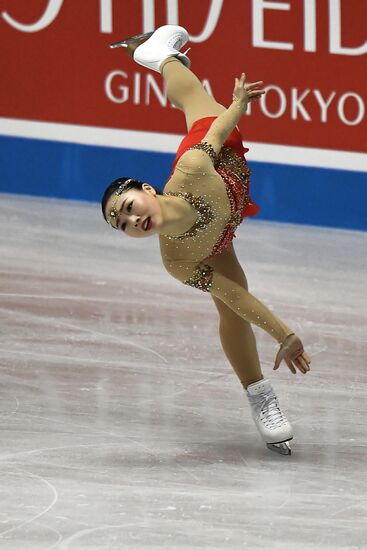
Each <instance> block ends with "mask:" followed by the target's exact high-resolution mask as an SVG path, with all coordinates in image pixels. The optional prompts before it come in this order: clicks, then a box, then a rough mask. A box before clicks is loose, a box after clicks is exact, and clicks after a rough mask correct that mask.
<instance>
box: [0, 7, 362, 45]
mask: <svg viewBox="0 0 367 550" xmlns="http://www.w3.org/2000/svg"><path fill="white" fill-rule="evenodd" d="M45 1H46V0H45ZM141 2H142V17H143V21H142V26H143V32H148V31H151V30H153V29H154V28H155V0H141ZM341 2H342V0H329V52H330V53H331V54H338V55H353V56H356V55H364V54H366V53H367V41H365V42H364V43H363V44H362V45H360V46H355V47H346V46H342V44H341V43H342V21H341V10H342V8H341ZM345 2H346V0H345ZM63 3H64V0H48V2H47V4H46V7H45V9H44V12H43V14H42V15H41V17H40V18H39V19H38V20H37V21H36V22H34V23H29V24H26V23H21V22H19V21H17V20H16V19H14V18H13V17H12V16H11V15H10V14H9V13H8V12H7V11H2V12H0V15H1V17H2V18H3V19H4V21H6V23H8V25H10V26H11V27H13V28H14V29H16V30H18V31H20V32H28V33H32V32H39V31H42V30H44V29H45V28H47V27H48V26H49V25H51V23H53V21H55V19H56V17H57V16H58V15H59V13H60V10H61V8H62V6H63ZM223 5H224V0H211V3H210V6H209V10H208V13H207V17H206V20H205V22H204V25H203V30H202V31H201V33H200V34H198V35H196V36H193V35H190V40H191V42H194V43H195V42H197V43H198V42H204V41H205V40H208V38H210V37H211V36H212V34H213V33H214V31H215V29H216V27H217V25H218V21H219V18H220V15H221V13H222V8H223ZM348 5H349V4H348ZM361 5H362V6H363V3H362V2H361ZM178 6H179V0H166V22H167V24H171V25H177V24H178V23H179V10H178ZM290 9H291V6H290V3H289V2H285V1H284V0H282V1H280V0H278V1H276V2H274V1H271V0H252V45H253V47H255V48H267V49H272V50H294V44H293V43H291V42H275V41H270V40H266V39H265V36H264V27H265V24H264V19H265V10H278V11H279V10H280V11H290ZM99 11H100V32H102V33H108V34H110V33H112V31H113V0H99ZM303 13H304V20H303V33H304V51H306V52H316V51H317V45H316V15H317V13H316V0H303ZM361 15H362V14H361ZM244 31H245V29H244ZM138 32H139V31H138V30H137V33H138Z"/></svg>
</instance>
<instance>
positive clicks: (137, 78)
mask: <svg viewBox="0 0 367 550" xmlns="http://www.w3.org/2000/svg"><path fill="white" fill-rule="evenodd" d="M142 76H143V78H142ZM143 79H144V80H143ZM201 83H202V85H203V87H204V88H205V90H206V91H207V92H208V94H209V95H211V96H213V92H212V88H211V85H210V82H209V80H207V79H203V80H202V81H201ZM104 89H105V93H106V96H107V97H108V99H109V100H110V101H112V102H113V103H126V102H127V101H129V100H131V101H132V103H133V104H134V105H141V104H142V97H144V105H150V104H151V96H152V92H153V94H154V95H155V97H156V98H157V99H158V102H159V104H160V105H161V106H162V107H167V105H169V106H170V107H171V108H175V106H174V105H173V104H172V103H170V102H169V101H168V99H167V90H166V88H165V87H164V88H163V89H162V88H161V87H160V86H159V84H158V83H157V81H156V80H155V78H154V76H153V75H152V74H150V73H147V74H146V75H141V73H138V72H136V73H134V74H133V75H129V74H127V73H125V72H124V71H121V70H114V71H111V72H110V73H109V74H108V75H107V77H106V79H105V83H104ZM130 89H131V94H130ZM264 90H265V92H266V93H265V94H264V95H263V96H262V97H261V99H260V101H259V102H258V104H257V105H258V108H259V109H260V111H261V112H262V113H263V114H264V115H265V116H266V117H268V118H273V119H275V118H281V117H283V116H284V115H288V116H289V118H290V119H291V120H299V119H302V120H306V121H307V122H312V121H314V120H317V121H320V122H323V123H327V122H328V114H329V108H330V106H331V105H332V104H334V105H335V107H334V113H335V110H336V114H337V115H338V118H339V120H340V121H341V122H342V123H343V124H346V125H347V126H357V125H358V124H360V123H361V122H362V121H363V119H364V116H365V104H364V101H363V98H362V97H361V96H360V95H359V94H357V93H355V92H345V93H343V94H342V95H340V97H339V98H337V97H336V92H335V91H333V92H331V93H330V94H329V96H328V97H326V96H325V97H324V95H323V94H322V93H321V91H320V90H318V89H315V90H311V89H309V88H307V89H306V90H299V89H298V88H290V89H289V91H284V90H283V89H282V88H281V87H280V86H276V85H275V84H271V85H269V86H266V87H265V88H264ZM142 91H143V93H142ZM274 94H275V97H276V100H277V102H278V103H279V106H277V107H276V108H272V110H270V107H269V103H270V100H271V95H273V96H274ZM334 99H335V101H334ZM303 101H305V102H306V101H307V103H308V104H307V106H305V105H304V104H303ZM347 101H349V102H350V101H353V102H354V103H355V104H356V106H357V112H356V114H355V115H353V116H351V115H350V110H349V111H348V113H349V115H348V117H347V115H346V113H345V104H346V102H347ZM315 106H316V107H319V112H317V114H315V112H316V111H315ZM255 108H256V106H255ZM251 114H252V104H251V103H250V104H249V105H248V109H247V112H246V116H251Z"/></svg>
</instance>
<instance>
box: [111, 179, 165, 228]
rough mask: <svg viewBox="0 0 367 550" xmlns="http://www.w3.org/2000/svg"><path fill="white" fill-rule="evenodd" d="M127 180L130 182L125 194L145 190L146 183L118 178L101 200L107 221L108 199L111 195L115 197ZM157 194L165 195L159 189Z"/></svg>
mask: <svg viewBox="0 0 367 550" xmlns="http://www.w3.org/2000/svg"><path fill="white" fill-rule="evenodd" d="M127 180H130V181H129V183H128V184H127V185H126V187H125V189H124V193H125V192H126V191H128V190H129V189H137V190H138V191H141V190H142V188H143V184H144V183H146V182H144V181H140V180H134V179H131V178H117V179H116V180H114V181H113V182H112V183H110V185H109V186H108V187H107V188H106V190H105V192H104V193H103V197H102V200H101V207H102V214H103V217H104V219H105V220H106V221H107V216H106V204H107V201H108V199H109V198H110V196H111V195H113V193H115V191H117V189H118V188H119V187H120V185H121V184H122V183H125V181H127ZM156 193H157V195H163V193H161V192H160V191H157V189H156Z"/></svg>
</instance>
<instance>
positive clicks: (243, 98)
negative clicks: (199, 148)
mask: <svg viewBox="0 0 367 550" xmlns="http://www.w3.org/2000/svg"><path fill="white" fill-rule="evenodd" d="M261 84H263V81H262V80H260V81H258V82H253V83H246V75H245V73H242V75H241V77H240V78H236V79H235V86H234V90H233V101H232V103H231V105H230V106H229V107H228V109H227V110H226V111H224V112H223V113H222V114H221V115H219V117H218V118H217V119H216V120H215V121H214V122H213V124H212V125H211V127H210V129H209V130H208V132H207V134H206V135H205V137H204V138H203V141H206V142H207V143H209V144H210V145H211V146H212V147H213V149H214V151H215V152H216V153H217V154H218V153H219V151H220V150H221V148H222V145H223V143H224V142H225V141H226V139H227V138H228V136H229V135H230V133H231V132H232V130H233V129H234V128H235V127H236V126H237V124H238V122H239V121H240V119H241V117H242V116H243V115H244V114H245V112H246V110H247V106H248V104H249V102H250V101H256V100H258V99H260V97H261V96H262V94H264V93H265V90H260V89H259V86H260V85H261Z"/></svg>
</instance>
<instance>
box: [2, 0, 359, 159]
mask: <svg viewBox="0 0 367 550" xmlns="http://www.w3.org/2000/svg"><path fill="white" fill-rule="evenodd" d="M307 3H308V4H307ZM276 4H277V5H278V8H279V6H280V8H279V9H276V7H275V5H276ZM145 5H146V6H147V11H146V12H145V13H144V11H143V1H140V0H136V1H121V0H115V1H114V0H100V1H99V2H98V1H97V0H95V1H93V2H87V1H85V0H64V1H63V0H49V1H47V0H30V1H29V2H24V0H3V1H2V2H1V8H0V32H1V61H0V69H1V79H2V86H1V89H0V105H1V111H0V116H1V117H5V118H18V119H27V120H39V121H47V122H64V123H68V124H78V125H79V124H81V125H91V126H99V127H108V128H125V129H132V130H144V131H156V132H164V133H175V134H177V133H184V132H185V126H184V118H183V116H182V114H181V113H180V112H179V111H178V110H176V109H173V108H172V107H171V106H170V104H169V103H168V104H167V106H162V105H161V103H160V101H159V100H158V98H157V95H156V94H155V93H154V91H153V89H152V80H155V81H156V83H157V85H158V86H159V87H160V88H162V81H161V77H160V76H159V75H158V73H152V72H151V71H148V70H146V69H144V68H143V67H141V66H138V65H136V64H135V63H134V62H133V61H132V60H131V59H129V58H128V57H127V56H126V55H125V54H124V52H123V51H122V50H110V49H109V48H108V44H109V43H110V42H113V41H116V40H119V39H121V38H124V37H127V36H130V35H133V34H137V33H140V32H142V31H143V30H151V29H152V28H153V27H151V28H149V29H148V28H147V24H148V23H149V21H150V22H153V24H154V27H155V28H156V27H158V26H160V25H163V24H166V23H167V22H172V20H171V21H168V20H167V18H168V17H172V16H173V15H172V14H174V11H175V10H176V8H177V12H178V23H179V24H180V25H183V26H185V27H186V28H187V29H188V31H189V34H190V35H191V36H193V37H198V36H200V35H201V34H202V32H203V29H204V28H205V26H206V25H207V23H208V18H209V17H211V18H212V20H215V19H216V15H218V18H217V20H216V21H215V23H214V24H213V25H212V27H213V28H212V32H210V33H209V35H208V37H207V38H206V39H203V40H201V41H197V38H196V39H195V38H194V40H193V42H192V43H191V44H190V45H191V47H192V50H191V52H190V54H189V56H190V58H191V60H192V69H193V70H194V71H195V73H196V74H198V76H199V78H200V79H201V80H204V79H205V80H207V81H208V82H209V84H210V87H211V89H212V91H213V93H214V95H215V97H216V98H217V100H218V101H219V102H221V103H223V104H225V105H226V104H229V102H230V101H231V95H232V88H233V81H234V77H235V76H238V75H239V74H240V73H241V72H242V71H245V72H246V73H247V75H248V78H249V80H260V79H262V80H264V81H265V86H270V88H269V91H268V93H267V96H266V99H265V100H264V101H265V103H264V105H263V107H262V108H261V106H260V105H256V106H253V109H252V113H251V114H250V115H249V116H247V117H244V119H243V120H242V121H241V123H240V129H241V130H242V132H243V135H244V138H245V139H246V137H247V139H248V140H251V141H255V142H256V141H257V142H263V143H274V144H283V145H296V146H306V147H314V148H324V149H335V150H344V151H356V152H365V151H366V149H367V146H366V141H367V140H366V134H367V132H366V115H365V110H366V104H367V101H366V89H367V71H366V68H367V66H366V54H365V53H364V51H365V50H366V46H364V45H365V43H366V38H367V37H366V20H367V2H361V1H360V0H304V1H303V0H288V1H285V0H284V1H280V0H277V2H275V1H273V2H266V1H265V0H251V1H250V0H248V1H245V0H243V1H236V0H224V1H223V2H222V3H220V2H218V3H217V6H219V8H220V9H219V8H218V12H217V13H214V8H213V3H212V2H211V1H210V0H201V1H200V2H198V1H197V0H184V1H177V2H176V0H170V2H169V5H170V10H171V13H170V14H169V13H168V12H167V2H166V1H163V0H156V1H155V2H154V1H153V0H152V1H151V2H150V3H149V2H146V4H145ZM313 7H315V12H314V14H313V11H312V8H313ZM57 8H58V9H57ZM52 9H54V12H56V11H57V15H56V16H55V17H54V18H53V20H52V21H51V22H50V23H49V24H48V25H47V26H46V27H45V28H43V29H42V30H39V31H37V32H23V31H22V30H18V29H16V28H14V24H12V23H10V22H9V18H10V17H11V18H12V20H13V21H16V22H18V23H19V24H22V25H32V24H35V23H37V22H39V21H42V17H45V14H46V15H47V10H48V13H51V11H52ZM256 14H257V15H256ZM259 14H260V15H259ZM338 14H340V32H339V30H338V21H337V18H338ZM255 15H256V17H257V20H256V21H257V23H256V22H255V21H254V17H255ZM260 19H261V20H262V21H263V42H266V43H267V44H268V43H269V42H270V41H272V42H278V43H281V44H283V46H282V45H281V46H278V47H267V46H264V45H259V40H260V39H261V33H260V31H259V26H258V25H259V20H260ZM305 21H306V28H305ZM256 25H257V27H256ZM111 29H112V32H110V30H111ZM28 30H29V29H28ZM331 41H333V45H330V42H331ZM260 42H261V40H260ZM284 44H291V45H292V48H293V49H292V50H286V49H279V48H283V47H284ZM347 48H349V50H348V52H349V53H347V50H346V49H347ZM307 49H313V50H315V51H305V50H307ZM331 49H334V50H335V51H334V53H333V52H332V51H330V50H331ZM350 52H352V53H353V55H350ZM356 53H357V55H355V54H356ZM113 71H123V72H124V73H125V74H124V75H120V76H116V77H115V78H114V79H111V86H110V94H111V95H112V96H113V97H115V101H113V100H111V99H109V97H108V95H107V93H106V79H107V77H108V75H109V74H111V73H112V72H113ZM147 79H148V81H147ZM149 79H150V80H149ZM149 81H150V84H149ZM122 86H123V88H122ZM149 90H150V99H149V101H146V97H145V96H146V94H147V92H148V91H149ZM124 96H126V97H124ZM121 99H125V101H124V102H117V101H121ZM328 101H330V104H329V105H328V106H326V103H327V102H328ZM322 105H323V107H322Z"/></svg>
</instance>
